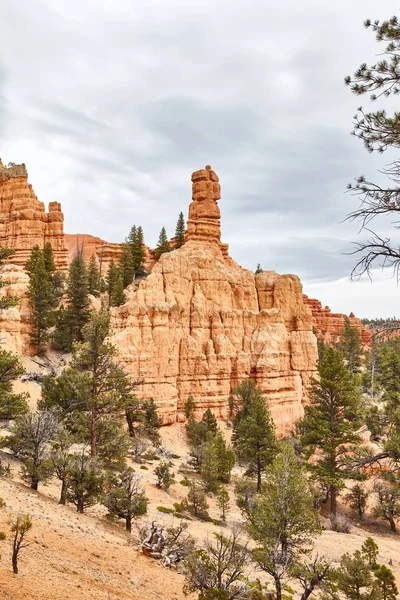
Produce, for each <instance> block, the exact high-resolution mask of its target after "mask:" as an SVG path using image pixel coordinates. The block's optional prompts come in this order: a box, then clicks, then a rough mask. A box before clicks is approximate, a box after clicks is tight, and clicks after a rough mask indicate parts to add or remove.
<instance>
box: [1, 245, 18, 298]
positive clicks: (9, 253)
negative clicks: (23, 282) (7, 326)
mask: <svg viewBox="0 0 400 600" xmlns="http://www.w3.org/2000/svg"><path fill="white" fill-rule="evenodd" d="M14 254H15V250H11V248H4V247H3V248H1V247H0V270H1V269H2V267H3V266H4V264H5V263H6V261H7V258H10V256H13V255H14ZM9 284H10V282H9V280H8V279H4V278H3V277H1V276H0V289H1V288H3V287H6V286H7V285H9ZM17 304H18V298H16V296H2V297H1V298H0V310H3V309H5V308H10V307H11V306H17Z"/></svg>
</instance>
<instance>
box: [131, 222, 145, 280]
mask: <svg viewBox="0 0 400 600" xmlns="http://www.w3.org/2000/svg"><path fill="white" fill-rule="evenodd" d="M132 261H133V270H134V273H135V275H141V274H142V273H143V272H144V236H143V229H142V227H141V226H140V225H139V227H138V228H137V230H136V235H135V239H134V242H133V244H132Z"/></svg>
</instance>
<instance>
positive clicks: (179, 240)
mask: <svg viewBox="0 0 400 600" xmlns="http://www.w3.org/2000/svg"><path fill="white" fill-rule="evenodd" d="M185 231H186V224H185V217H184V216H183V212H180V213H179V217H178V221H177V223H176V229H175V248H180V247H181V246H183V244H184V243H185Z"/></svg>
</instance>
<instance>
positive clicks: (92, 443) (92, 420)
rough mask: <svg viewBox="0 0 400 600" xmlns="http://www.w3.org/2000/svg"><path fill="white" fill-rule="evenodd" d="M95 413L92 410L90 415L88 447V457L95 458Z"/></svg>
mask: <svg viewBox="0 0 400 600" xmlns="http://www.w3.org/2000/svg"><path fill="white" fill-rule="evenodd" d="M96 416H97V415H96V411H95V410H94V409H92V414H91V445H90V455H91V456H96V454H97V439H96V438H97V435H96V434H97V429H96Z"/></svg>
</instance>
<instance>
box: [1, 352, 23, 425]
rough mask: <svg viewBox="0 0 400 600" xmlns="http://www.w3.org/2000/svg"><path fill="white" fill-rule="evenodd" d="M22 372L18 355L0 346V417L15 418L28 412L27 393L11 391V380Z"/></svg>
mask: <svg viewBox="0 0 400 600" xmlns="http://www.w3.org/2000/svg"><path fill="white" fill-rule="evenodd" d="M23 372H24V369H23V367H22V365H21V363H20V362H19V358H18V356H16V355H15V354H12V353H11V352H8V351H7V350H3V348H0V419H15V418H16V417H19V416H20V415H23V414H25V413H27V412H28V403H27V395H26V394H15V393H14V392H13V382H14V381H15V380H16V379H18V378H19V377H20V376H21V375H22V374H23Z"/></svg>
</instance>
